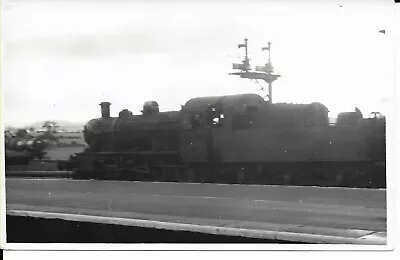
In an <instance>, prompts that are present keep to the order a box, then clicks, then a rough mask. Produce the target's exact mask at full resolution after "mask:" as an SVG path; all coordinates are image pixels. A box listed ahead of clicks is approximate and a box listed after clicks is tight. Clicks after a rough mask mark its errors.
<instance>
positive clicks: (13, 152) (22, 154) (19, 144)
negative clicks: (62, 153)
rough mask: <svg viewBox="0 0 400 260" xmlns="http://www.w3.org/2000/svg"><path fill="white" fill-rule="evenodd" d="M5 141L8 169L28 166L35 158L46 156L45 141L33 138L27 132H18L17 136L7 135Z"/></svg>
mask: <svg viewBox="0 0 400 260" xmlns="http://www.w3.org/2000/svg"><path fill="white" fill-rule="evenodd" d="M4 140H5V142H4V144H5V162H6V167H7V166H10V165H26V164H28V163H29V162H30V161H31V160H33V159H35V158H37V159H42V158H43V157H44V155H45V154H46V153H45V152H44V150H45V148H46V144H45V141H44V140H43V139H41V138H36V137H32V136H31V135H29V133H28V132H27V131H26V130H22V129H21V130H18V132H17V134H16V135H13V134H8V135H7V134H6V135H5V138H4Z"/></svg>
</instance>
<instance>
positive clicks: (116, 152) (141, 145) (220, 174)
mask: <svg viewBox="0 0 400 260" xmlns="http://www.w3.org/2000/svg"><path fill="white" fill-rule="evenodd" d="M110 105H111V104H110V103H108V102H103V103H101V104H100V106H101V114H102V116H101V118H98V119H93V120H90V121H89V122H88V123H87V124H86V125H85V127H84V138H85V141H86V143H87V144H88V147H87V148H86V149H85V151H84V152H82V153H77V154H74V155H72V156H71V158H70V160H69V161H67V162H62V163H60V165H59V168H60V169H61V170H65V169H66V170H70V171H73V176H74V178H84V179H87V178H93V179H108V180H113V179H118V180H141V181H174V182H198V183H204V182H212V183H239V184H273V185H275V184H276V185H317V186H345V187H369V188H383V187H386V170H385V162H386V154H385V149H386V148H385V146H386V145H385V118H384V117H383V116H380V114H375V115H374V116H373V117H371V118H364V117H363V115H362V113H361V112H360V111H359V110H358V109H356V111H354V112H345V113H341V114H339V115H338V118H337V122H336V123H335V124H331V123H330V122H329V118H328V108H327V107H326V106H324V105H323V104H321V103H311V104H287V103H271V102H267V101H265V100H264V99H263V98H262V97H261V96H259V95H256V94H242V95H231V96H218V97H197V98H193V99H190V100H189V101H187V102H186V104H185V105H184V106H182V108H181V110H180V111H169V112H160V111H159V107H158V104H157V102H155V101H148V102H146V103H145V104H144V106H143V110H142V114H141V115H133V114H132V112H130V111H129V110H122V111H121V112H120V113H119V116H118V117H111V116H110Z"/></svg>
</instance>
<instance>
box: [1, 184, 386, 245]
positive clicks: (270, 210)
mask: <svg viewBox="0 0 400 260" xmlns="http://www.w3.org/2000/svg"><path fill="white" fill-rule="evenodd" d="M6 189H7V191H6V196H7V210H8V211H9V212H10V210H14V211H15V210H17V211H18V210H20V211H34V212H51V213H68V214H74V216H75V215H90V216H97V217H99V219H103V218H102V217H113V218H124V219H128V220H131V219H136V220H151V221H163V222H169V223H178V222H179V223H186V224H194V225H199V226H219V227H225V228H240V229H251V230H264V231H274V232H276V231H278V232H287V233H288V232H289V233H293V232H294V233H297V234H299V233H301V234H315V235H318V236H330V237H332V236H334V237H341V238H343V237H344V238H360V237H364V236H368V235H370V234H371V233H375V232H386V190H368V189H346V188H319V187H282V186H241V185H221V184H176V183H141V182H116V181H115V182H110V181H95V180H90V181H77V180H67V179H12V178H7V180H6ZM71 216H72V215H71ZM140 223H141V222H140ZM146 223H147V222H146ZM153 224H154V223H153ZM146 225H147V224H146ZM154 225H156V224H154ZM199 230H200V231H201V229H198V231H199ZM321 239H322V238H321ZM314 242H315V241H314ZM321 242H324V240H323V239H322V240H321Z"/></svg>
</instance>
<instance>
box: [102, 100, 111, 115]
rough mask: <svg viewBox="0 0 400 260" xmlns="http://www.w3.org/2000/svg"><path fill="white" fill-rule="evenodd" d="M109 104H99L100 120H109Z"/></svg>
mask: <svg viewBox="0 0 400 260" xmlns="http://www.w3.org/2000/svg"><path fill="white" fill-rule="evenodd" d="M110 105H111V103H110V102H101V103H100V107H101V117H102V118H110Z"/></svg>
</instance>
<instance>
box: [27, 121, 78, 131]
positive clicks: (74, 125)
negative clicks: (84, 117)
mask: <svg viewBox="0 0 400 260" xmlns="http://www.w3.org/2000/svg"><path fill="white" fill-rule="evenodd" d="M52 121H54V122H56V123H57V124H58V125H59V126H60V128H59V130H63V131H80V130H83V126H84V125H85V123H84V122H69V121H63V120H52ZM44 122H45V121H39V122H35V123H33V124H31V125H29V126H32V127H34V128H35V129H41V128H43V124H44Z"/></svg>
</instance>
